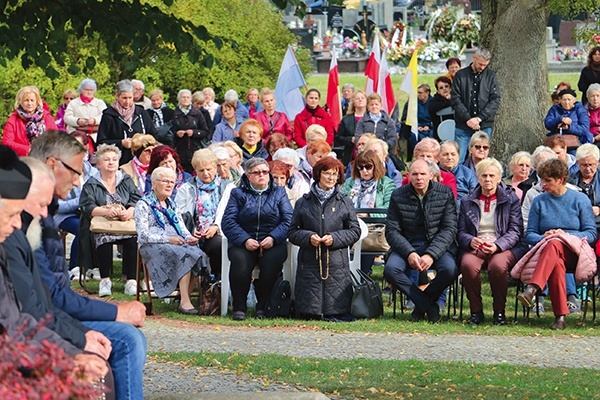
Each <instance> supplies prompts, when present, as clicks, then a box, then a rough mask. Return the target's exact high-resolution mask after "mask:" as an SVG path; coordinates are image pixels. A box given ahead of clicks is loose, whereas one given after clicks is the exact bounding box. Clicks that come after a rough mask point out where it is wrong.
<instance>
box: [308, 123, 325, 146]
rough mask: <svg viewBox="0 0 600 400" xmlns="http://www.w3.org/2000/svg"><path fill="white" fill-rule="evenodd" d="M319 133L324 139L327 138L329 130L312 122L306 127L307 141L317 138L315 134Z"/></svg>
mask: <svg viewBox="0 0 600 400" xmlns="http://www.w3.org/2000/svg"><path fill="white" fill-rule="evenodd" d="M317 135H319V136H321V137H322V138H323V140H327V131H326V130H325V128H323V127H322V126H321V125H318V124H312V125H311V126H309V127H308V128H306V134H305V137H306V141H307V142H308V141H313V140H315V136H317Z"/></svg>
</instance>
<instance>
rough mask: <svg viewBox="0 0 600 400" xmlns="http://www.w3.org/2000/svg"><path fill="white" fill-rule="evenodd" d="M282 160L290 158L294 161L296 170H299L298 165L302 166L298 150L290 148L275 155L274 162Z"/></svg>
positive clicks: (278, 151)
mask: <svg viewBox="0 0 600 400" xmlns="http://www.w3.org/2000/svg"><path fill="white" fill-rule="evenodd" d="M282 158H289V159H290V160H292V164H294V167H295V168H298V165H300V156H299V155H298V153H297V152H296V150H294V149H290V148H289V147H284V148H281V149H279V150H277V151H276V152H275V154H273V160H281V159H282Z"/></svg>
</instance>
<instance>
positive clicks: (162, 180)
mask: <svg viewBox="0 0 600 400" xmlns="http://www.w3.org/2000/svg"><path fill="white" fill-rule="evenodd" d="M156 182H160V183H164V184H165V185H168V186H175V181H170V180H168V179H158V180H157V181H156Z"/></svg>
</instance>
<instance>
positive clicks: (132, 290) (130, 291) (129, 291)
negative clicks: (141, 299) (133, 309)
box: [125, 279, 137, 296]
mask: <svg viewBox="0 0 600 400" xmlns="http://www.w3.org/2000/svg"><path fill="white" fill-rule="evenodd" d="M125 294H126V295H129V296H135V295H136V294H137V282H136V281H135V279H129V280H128V281H127V283H125Z"/></svg>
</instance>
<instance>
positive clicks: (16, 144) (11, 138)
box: [2, 109, 58, 157]
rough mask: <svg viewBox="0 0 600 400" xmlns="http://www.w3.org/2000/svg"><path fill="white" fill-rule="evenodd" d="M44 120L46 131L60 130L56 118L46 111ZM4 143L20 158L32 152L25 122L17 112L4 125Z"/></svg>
mask: <svg viewBox="0 0 600 400" xmlns="http://www.w3.org/2000/svg"><path fill="white" fill-rule="evenodd" d="M43 119H44V125H46V130H50V129H58V128H57V127H56V122H54V118H53V117H52V115H50V113H49V112H48V111H46V110H45V109H44V116H43ZM2 143H3V144H5V145H7V146H8V147H10V148H11V149H13V150H14V151H15V152H16V153H17V154H18V155H19V157H22V156H26V155H28V154H29V150H31V142H30V141H29V138H28V137H27V132H26V131H25V121H24V120H23V119H22V118H21V117H19V113H17V111H16V110H15V111H14V112H13V113H12V115H11V116H10V117H9V118H8V121H6V125H4V133H3V134H2Z"/></svg>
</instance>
